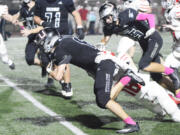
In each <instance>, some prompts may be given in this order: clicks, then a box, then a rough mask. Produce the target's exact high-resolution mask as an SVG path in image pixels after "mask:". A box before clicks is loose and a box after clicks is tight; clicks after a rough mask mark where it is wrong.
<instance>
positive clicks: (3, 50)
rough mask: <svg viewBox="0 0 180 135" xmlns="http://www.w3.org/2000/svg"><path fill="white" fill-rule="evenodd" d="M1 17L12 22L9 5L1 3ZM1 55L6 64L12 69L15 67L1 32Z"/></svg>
mask: <svg viewBox="0 0 180 135" xmlns="http://www.w3.org/2000/svg"><path fill="white" fill-rule="evenodd" d="M0 18H4V19H5V20H7V21H10V22H12V16H11V15H10V14H9V13H8V7H7V5H0ZM0 56H1V59H2V61H3V62H4V63H5V64H8V65H9V68H10V69H12V70H13V69H15V64H14V62H13V61H12V60H11V59H10V58H9V57H8V54H7V49H6V46H5V44H4V40H3V37H2V35H1V34H0Z"/></svg>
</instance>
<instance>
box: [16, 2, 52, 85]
mask: <svg viewBox="0 0 180 135" xmlns="http://www.w3.org/2000/svg"><path fill="white" fill-rule="evenodd" d="M34 10H35V0H23V3H22V7H21V9H20V10H19V12H18V13H16V14H15V15H13V23H14V24H16V25H19V26H20V27H21V34H22V35H23V36H25V37H28V42H27V44H26V48H25V59H26V62H27V64H28V65H38V66H41V67H42V76H45V74H46V70H45V69H46V66H47V64H48V63H49V59H48V57H47V56H46V54H44V53H42V51H41V50H40V49H39V48H38V46H37V45H36V44H35V42H34V39H35V36H36V33H38V32H39V30H41V29H42V28H43V27H42V26H38V25H37V24H35V22H34V19H33V17H34ZM36 55H37V56H38V57H36ZM51 85H53V84H51ZM48 86H49V85H48ZM48 86H47V87H48Z"/></svg>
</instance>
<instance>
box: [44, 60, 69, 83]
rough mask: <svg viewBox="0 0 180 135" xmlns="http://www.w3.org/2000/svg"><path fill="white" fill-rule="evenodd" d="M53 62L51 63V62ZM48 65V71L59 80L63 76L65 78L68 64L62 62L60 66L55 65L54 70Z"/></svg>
mask: <svg viewBox="0 0 180 135" xmlns="http://www.w3.org/2000/svg"><path fill="white" fill-rule="evenodd" d="M50 64H51V63H50ZM50 64H49V65H48V67H47V72H48V73H49V74H50V75H51V76H52V77H53V78H54V79H55V80H57V81H60V80H61V79H62V78H63V75H64V73H65V70H66V66H67V64H62V65H59V66H55V68H54V69H53V70H51V69H50V68H51V67H50V66H51V65H50Z"/></svg>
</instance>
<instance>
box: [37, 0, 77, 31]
mask: <svg viewBox="0 0 180 135" xmlns="http://www.w3.org/2000/svg"><path fill="white" fill-rule="evenodd" d="M74 10H75V6H74V3H73V1H72V0H56V1H55V2H48V1H47V0H37V1H36V5H35V16H39V17H40V18H41V19H42V20H44V21H47V22H50V23H51V26H52V27H53V28H60V29H62V30H59V31H60V33H61V34H66V33H63V30H64V31H66V32H67V30H66V29H68V13H72V12H73V11H74Z"/></svg>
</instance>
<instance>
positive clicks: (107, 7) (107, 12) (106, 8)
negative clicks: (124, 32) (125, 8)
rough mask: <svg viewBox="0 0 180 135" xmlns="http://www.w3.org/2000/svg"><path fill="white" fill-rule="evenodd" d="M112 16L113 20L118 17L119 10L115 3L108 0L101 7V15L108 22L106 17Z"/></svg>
mask: <svg viewBox="0 0 180 135" xmlns="http://www.w3.org/2000/svg"><path fill="white" fill-rule="evenodd" d="M109 16H112V19H113V21H117V19H118V10H117V7H116V5H115V4H114V3H112V2H106V3H104V4H103V5H102V6H101V7H100V9H99V17H100V19H102V20H103V22H104V23H106V18H107V17H109Z"/></svg>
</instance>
